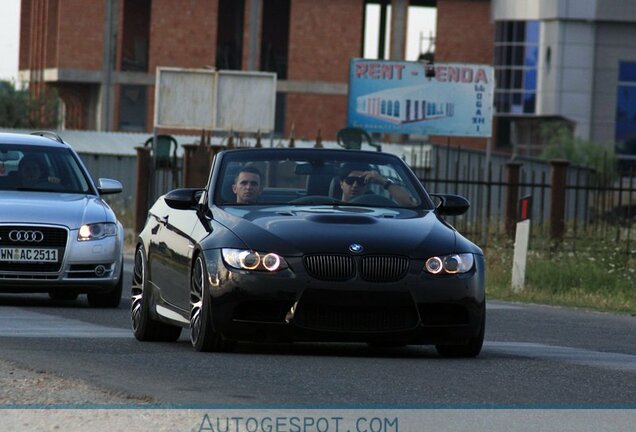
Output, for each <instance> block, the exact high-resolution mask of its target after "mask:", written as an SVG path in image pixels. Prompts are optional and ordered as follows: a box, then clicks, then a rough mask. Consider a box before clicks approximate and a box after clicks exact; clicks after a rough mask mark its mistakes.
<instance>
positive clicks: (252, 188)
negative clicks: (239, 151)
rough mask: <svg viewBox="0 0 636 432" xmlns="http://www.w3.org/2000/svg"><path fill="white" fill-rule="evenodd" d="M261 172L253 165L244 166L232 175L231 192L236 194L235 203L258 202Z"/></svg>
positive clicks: (260, 189) (261, 188)
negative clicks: (234, 175)
mask: <svg viewBox="0 0 636 432" xmlns="http://www.w3.org/2000/svg"><path fill="white" fill-rule="evenodd" d="M262 177H263V176H262V175H261V172H260V171H259V170H258V168H256V167H254V166H249V165H248V166H245V167H243V168H241V170H240V171H239V172H238V173H237V175H236V177H234V184H232V192H234V194H235V195H236V203H237V204H255V203H256V202H258V199H259V197H260V196H261V192H262V191H263V185H262V184H261V179H262Z"/></svg>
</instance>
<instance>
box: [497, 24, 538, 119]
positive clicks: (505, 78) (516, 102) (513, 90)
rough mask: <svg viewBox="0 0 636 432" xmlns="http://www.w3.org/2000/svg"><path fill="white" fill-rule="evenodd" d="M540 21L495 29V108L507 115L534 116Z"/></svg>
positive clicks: (500, 25) (504, 25)
mask: <svg viewBox="0 0 636 432" xmlns="http://www.w3.org/2000/svg"><path fill="white" fill-rule="evenodd" d="M538 54H539V21H500V22H497V23H496V25H495V79H496V83H497V88H496V90H495V106H496V107H497V112H499V113H506V114H534V113H535V108H536V107H535V105H536V95H537V62H538Z"/></svg>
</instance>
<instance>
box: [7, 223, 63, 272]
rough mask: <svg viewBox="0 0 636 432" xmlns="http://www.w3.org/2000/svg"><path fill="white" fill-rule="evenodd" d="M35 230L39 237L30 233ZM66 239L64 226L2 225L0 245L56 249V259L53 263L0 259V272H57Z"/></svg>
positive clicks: (61, 260)
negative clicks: (18, 261)
mask: <svg viewBox="0 0 636 432" xmlns="http://www.w3.org/2000/svg"><path fill="white" fill-rule="evenodd" d="M36 232H37V233H41V234H42V238H41V239H40V235H39V234H37V235H35V234H30V233H36ZM16 233H20V234H16ZM37 240H39V241H37ZM67 240H68V230H67V229H66V228H56V227H49V226H37V225H2V226H0V247H12V248H23V247H37V248H49V249H57V254H58V255H57V256H58V261H57V262H54V263H49V262H35V263H17V262H8V261H0V272H11V274H12V275H13V276H16V275H19V274H20V273H29V274H31V273H57V272H59V271H60V268H61V266H62V262H63V258H64V252H65V250H66V242H67ZM29 277H30V276H29ZM20 278H22V277H20ZM5 279H6V278H5Z"/></svg>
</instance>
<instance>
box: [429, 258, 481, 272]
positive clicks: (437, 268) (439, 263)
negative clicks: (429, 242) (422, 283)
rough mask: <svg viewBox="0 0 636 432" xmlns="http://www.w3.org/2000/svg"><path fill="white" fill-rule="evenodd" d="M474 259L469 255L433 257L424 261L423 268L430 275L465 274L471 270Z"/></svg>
mask: <svg viewBox="0 0 636 432" xmlns="http://www.w3.org/2000/svg"><path fill="white" fill-rule="evenodd" d="M474 262H475V259H474V258H473V254H471V253H463V254H453V255H444V256H434V257H430V258H429V259H427V260H426V263H425V264H424V268H425V269H426V271H427V272H429V273H432V274H440V273H446V274H456V273H466V272H467V271H469V270H470V269H472V268H473V264H474Z"/></svg>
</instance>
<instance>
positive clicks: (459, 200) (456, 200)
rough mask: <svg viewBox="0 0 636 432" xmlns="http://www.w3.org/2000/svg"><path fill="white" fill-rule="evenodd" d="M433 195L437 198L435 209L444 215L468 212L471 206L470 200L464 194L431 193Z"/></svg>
mask: <svg viewBox="0 0 636 432" xmlns="http://www.w3.org/2000/svg"><path fill="white" fill-rule="evenodd" d="M431 196H432V197H434V198H437V200H436V201H437V206H436V208H435V210H436V211H437V214H439V215H442V216H458V215H461V214H464V213H466V212H467V211H468V208H469V207H470V202H468V200H467V199H466V198H464V197H463V196H459V195H451V194H431Z"/></svg>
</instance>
